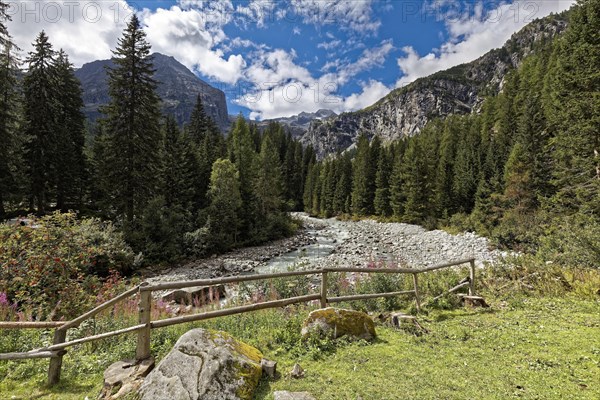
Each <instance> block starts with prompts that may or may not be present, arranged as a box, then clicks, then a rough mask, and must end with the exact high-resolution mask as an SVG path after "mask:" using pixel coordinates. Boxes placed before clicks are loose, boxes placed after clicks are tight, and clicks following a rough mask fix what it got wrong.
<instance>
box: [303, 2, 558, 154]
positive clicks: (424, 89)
mask: <svg viewBox="0 0 600 400" xmlns="http://www.w3.org/2000/svg"><path fill="white" fill-rule="evenodd" d="M566 26H567V14H566V13H562V14H558V15H551V16H549V17H546V18H544V19H540V20H536V21H533V22H532V23H531V24H529V25H527V26H526V27H525V28H523V29H522V30H521V31H519V32H518V33H516V34H514V35H513V36H512V37H511V39H510V40H509V41H508V42H507V43H506V44H505V45H504V46H503V47H501V48H500V49H495V50H492V51H490V52H488V53H487V54H485V55H483V56H482V57H480V58H479V59H477V60H475V61H473V62H470V63H467V64H462V65H459V66H456V67H453V68H451V69H448V70H446V71H441V72H438V73H436V74H433V75H431V76H429V77H426V78H421V79H418V80H416V81H415V82H413V83H411V84H410V85H408V86H406V87H403V88H399V89H396V90H394V91H392V92H391V93H389V94H388V95H387V96H386V97H384V98H383V99H381V100H379V101H378V102H377V103H375V104H374V105H372V106H370V107H368V108H366V109H363V110H360V111H356V112H351V113H344V114H341V115H339V116H337V117H334V118H330V119H327V120H324V121H314V122H313V123H312V124H311V126H310V128H309V129H308V130H307V132H306V133H305V134H304V135H303V136H302V138H301V140H302V142H303V143H304V144H305V145H308V144H312V145H313V146H314V148H315V150H316V152H317V154H318V156H320V157H323V156H324V155H327V154H330V153H333V152H336V151H338V150H344V149H346V148H348V147H349V146H351V145H352V144H353V143H354V142H355V141H356V139H357V137H358V135H359V134H360V133H361V132H364V133H366V134H367V135H368V136H370V137H372V136H374V135H377V136H379V137H381V138H382V140H383V141H390V140H394V139H398V138H402V137H406V136H412V135H415V134H417V133H418V132H419V131H420V130H421V129H422V128H423V127H424V126H425V124H426V123H427V122H428V121H430V120H431V119H433V118H436V117H445V116H447V115H450V114H466V113H470V112H473V111H477V110H478V107H479V106H480V105H481V103H482V101H483V99H484V97H485V96H487V95H493V94H497V93H498V92H499V91H500V90H501V89H502V84H503V82H504V77H505V76H506V74H507V73H508V71H510V70H511V69H514V68H517V67H518V66H519V65H520V63H521V62H522V60H523V59H524V58H525V57H526V56H527V55H529V54H530V53H532V52H534V51H535V49H536V48H538V47H539V46H541V45H543V43H545V42H547V41H548V40H550V39H552V38H553V37H555V36H556V35H558V34H560V33H562V32H563V31H564V30H565V28H566Z"/></svg>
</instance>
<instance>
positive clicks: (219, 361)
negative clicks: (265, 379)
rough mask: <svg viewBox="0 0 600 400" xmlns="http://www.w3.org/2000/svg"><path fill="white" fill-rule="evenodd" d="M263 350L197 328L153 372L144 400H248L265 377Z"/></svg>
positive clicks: (146, 383)
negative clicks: (261, 362)
mask: <svg viewBox="0 0 600 400" xmlns="http://www.w3.org/2000/svg"><path fill="white" fill-rule="evenodd" d="M261 359H262V354H261V353H260V351H258V350H257V349H255V348H254V347H251V346H249V345H247V344H245V343H242V342H240V341H237V340H235V339H234V338H233V337H231V336H230V335H229V334H227V333H225V332H213V331H207V330H204V329H194V330H191V331H189V332H187V333H186V334H184V335H183V336H181V337H180V338H179V340H178V341H177V343H175V347H174V348H173V350H171V352H169V354H167V356H166V357H165V358H164V359H163V360H162V361H161V362H160V364H158V366H157V367H156V368H155V369H154V371H152V372H151V373H150V374H149V375H148V377H147V378H146V380H145V381H144V383H143V385H142V387H141V388H140V391H139V394H140V398H141V400H165V399H177V400H209V399H210V400H212V399H215V400H216V399H218V400H238V399H241V400H244V399H252V395H253V394H254V391H255V389H256V387H257V386H258V381H259V380H260V377H261V374H262V368H261V365H260V361H261Z"/></svg>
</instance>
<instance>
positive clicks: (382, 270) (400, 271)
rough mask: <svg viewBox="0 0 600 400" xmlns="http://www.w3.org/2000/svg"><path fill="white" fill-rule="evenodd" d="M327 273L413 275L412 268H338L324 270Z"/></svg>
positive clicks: (413, 270)
mask: <svg viewBox="0 0 600 400" xmlns="http://www.w3.org/2000/svg"><path fill="white" fill-rule="evenodd" d="M325 271H327V272H358V273H361V274H413V273H414V272H415V271H418V270H415V269H412V268H361V267H339V268H326V269H325Z"/></svg>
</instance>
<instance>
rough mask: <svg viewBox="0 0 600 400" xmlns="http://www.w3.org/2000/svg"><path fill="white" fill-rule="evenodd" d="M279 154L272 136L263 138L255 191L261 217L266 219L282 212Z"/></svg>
mask: <svg viewBox="0 0 600 400" xmlns="http://www.w3.org/2000/svg"><path fill="white" fill-rule="evenodd" d="M281 179H282V178H281V165H280V162H279V153H278V151H277V148H276V147H275V143H274V142H273V140H272V139H271V135H265V136H264V137H263V141H262V145H261V149H260V154H259V155H258V169H257V175H256V180H255V182H254V190H255V193H256V198H257V202H258V210H259V213H260V215H261V216H262V217H263V218H265V217H267V216H268V215H270V214H272V213H276V212H279V211H281V207H282V180H281Z"/></svg>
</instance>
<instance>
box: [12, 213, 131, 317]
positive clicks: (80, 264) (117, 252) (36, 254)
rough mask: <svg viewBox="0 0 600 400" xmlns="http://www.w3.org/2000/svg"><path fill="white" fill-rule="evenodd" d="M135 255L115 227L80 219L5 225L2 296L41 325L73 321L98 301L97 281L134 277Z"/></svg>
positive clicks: (63, 216) (51, 218) (61, 217)
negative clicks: (42, 321) (44, 321)
mask: <svg viewBox="0 0 600 400" xmlns="http://www.w3.org/2000/svg"><path fill="white" fill-rule="evenodd" d="M132 262H133V253H132V252H131V249H130V248H129V246H127V245H126V244H125V242H124V241H123V237H122V235H121V234H119V233H117V232H116V231H115V230H114V228H113V226H112V225H111V224H110V223H102V222H100V221H99V220H95V219H89V220H83V221H78V220H77V219H76V217H75V215H74V214H59V213H54V214H51V215H48V216H46V217H43V218H41V219H33V217H32V226H20V225H16V226H9V225H7V224H2V225H0V265H1V266H2V267H1V269H0V292H4V293H6V294H7V295H8V299H9V301H11V302H15V303H17V304H18V305H19V308H20V309H22V310H28V309H29V310H31V312H32V313H33V315H34V316H35V317H36V318H38V319H46V318H48V319H57V318H61V317H67V318H68V317H72V316H73V315H74V314H76V313H78V312H81V311H83V310H85V309H87V308H88V307H89V306H90V304H91V299H92V298H91V296H92V294H94V295H95V292H96V289H97V285H98V280H97V279H96V278H95V277H94V275H105V274H108V271H110V270H114V271H121V272H123V271H128V270H129V269H130V268H131V265H132Z"/></svg>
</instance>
